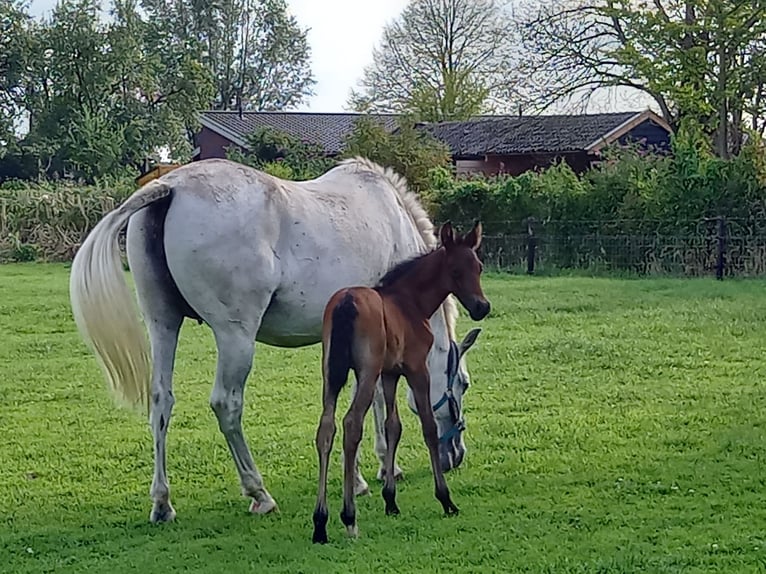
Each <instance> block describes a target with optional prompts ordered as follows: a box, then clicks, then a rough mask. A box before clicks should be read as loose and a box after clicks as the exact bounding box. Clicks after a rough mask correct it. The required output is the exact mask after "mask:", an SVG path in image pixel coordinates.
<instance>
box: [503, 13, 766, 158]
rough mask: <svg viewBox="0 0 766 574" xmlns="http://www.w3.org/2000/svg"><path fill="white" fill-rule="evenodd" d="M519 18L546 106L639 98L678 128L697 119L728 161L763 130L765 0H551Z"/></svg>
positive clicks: (532, 77)
mask: <svg viewBox="0 0 766 574" xmlns="http://www.w3.org/2000/svg"><path fill="white" fill-rule="evenodd" d="M522 12H523V13H522V15H521V16H518V17H517V20H518V23H519V31H520V36H521V38H522V48H523V51H524V53H525V54H528V55H529V57H528V58H527V59H526V60H525V62H524V63H523V64H522V72H523V73H524V74H525V76H527V77H528V78H529V79H528V86H527V87H528V91H529V92H530V95H531V96H533V97H534V98H536V99H537V101H538V103H540V104H542V105H549V104H552V103H556V102H560V101H562V100H563V99H566V98H570V97H577V96H582V97H584V98H586V99H588V98H590V97H591V96H592V95H594V94H595V93H597V92H601V91H603V89H604V88H608V89H611V88H628V89H631V90H637V91H638V92H641V93H643V94H645V95H646V96H648V97H649V98H651V99H653V100H654V101H655V103H656V104H657V105H658V106H659V108H660V109H661V110H662V113H663V115H664V116H665V119H666V120H668V121H669V122H670V123H671V124H672V125H673V126H678V125H679V123H680V121H681V120H683V119H684V118H696V119H698V120H699V121H700V122H701V124H702V126H703V127H704V129H705V131H706V133H707V134H708V135H711V136H713V141H714V142H715V150H716V153H717V155H719V156H721V157H724V158H726V157H729V156H730V155H736V154H737V153H738V151H739V148H740V146H741V144H742V143H743V141H744V138H743V136H744V131H745V129H746V128H750V129H754V130H756V131H758V132H759V133H763V130H764V128H766V123H764V121H763V118H764V112H766V98H765V97H764V96H765V95H766V58H764V55H766V2H764V1H763V0H750V1H743V0H654V2H638V3H637V2H635V1H633V0H595V1H591V0H566V1H563V2H562V1H559V0H555V1H552V0H545V1H544V2H538V1H534V2H532V1H530V2H527V3H526V11H522Z"/></svg>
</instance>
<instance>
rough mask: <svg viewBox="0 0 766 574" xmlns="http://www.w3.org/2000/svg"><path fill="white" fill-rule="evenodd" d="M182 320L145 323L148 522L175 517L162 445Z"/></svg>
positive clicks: (168, 416)
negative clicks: (150, 452)
mask: <svg viewBox="0 0 766 574" xmlns="http://www.w3.org/2000/svg"><path fill="white" fill-rule="evenodd" d="M182 321H183V318H182V317H181V316H180V315H179V316H176V317H174V318H173V319H170V318H168V319H166V321H165V322H158V321H153V322H150V323H149V340H150V341H151V346H152V362H153V365H154V366H153V369H152V398H151V406H150V413H149V423H150V425H151V428H152V437H153V439H154V478H153V479H152V488H151V490H150V493H151V496H152V500H153V506H152V513H151V515H150V516H149V520H151V521H152V522H170V521H171V520H173V519H174V518H175V516H176V512H175V510H173V506H172V505H171V504H170V485H169V483H168V476H167V471H166V467H165V464H166V462H165V461H166V456H165V444H166V440H165V439H166V436H167V433H168V426H170V416H171V413H172V411H173V404H174V403H175V398H174V397H173V362H174V360H175V353H176V347H177V345H178V332H179V330H180V328H181V322H182Z"/></svg>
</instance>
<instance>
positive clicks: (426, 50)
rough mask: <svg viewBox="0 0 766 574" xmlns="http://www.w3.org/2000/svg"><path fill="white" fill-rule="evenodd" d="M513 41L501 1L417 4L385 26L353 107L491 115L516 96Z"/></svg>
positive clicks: (432, 115) (435, 115) (431, 115)
mask: <svg viewBox="0 0 766 574" xmlns="http://www.w3.org/2000/svg"><path fill="white" fill-rule="evenodd" d="M510 38H511V23H510V21H509V19H508V18H507V16H506V14H505V11H504V9H503V8H502V4H501V2H500V0H411V1H410V3H409V4H408V5H407V7H406V8H405V9H404V12H403V13H402V15H401V16H400V17H399V19H397V20H395V21H394V22H393V23H391V24H389V25H387V26H386V27H385V28H384V30H383V39H382V41H381V44H380V45H379V46H378V47H377V48H376V49H375V50H374V52H373V63H372V65H370V66H368V67H367V68H366V69H365V71H364V76H363V78H362V79H361V81H360V88H361V89H360V90H359V91H354V90H352V93H351V98H350V104H351V106H352V107H353V108H354V109H356V110H359V111H376V112H403V111H406V112H413V113H415V114H416V115H417V116H418V117H419V118H420V119H422V120H424V121H439V120H453V119H465V118H468V117H470V116H474V115H476V114H479V113H481V112H484V111H489V110H490V109H492V107H493V105H495V104H498V102H500V101H507V99H508V96H509V95H510V93H512V83H511V82H510V81H509V75H510V74H511V73H512V72H513V70H514V69H515V68H516V66H515V65H514V61H513V58H514V54H515V51H514V50H512V49H511V45H510Z"/></svg>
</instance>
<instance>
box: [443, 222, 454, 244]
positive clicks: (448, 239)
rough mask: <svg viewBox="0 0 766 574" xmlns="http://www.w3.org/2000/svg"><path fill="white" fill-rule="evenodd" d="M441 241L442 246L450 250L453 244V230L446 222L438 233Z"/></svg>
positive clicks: (449, 223)
mask: <svg viewBox="0 0 766 574" xmlns="http://www.w3.org/2000/svg"><path fill="white" fill-rule="evenodd" d="M439 235H440V237H441V240H442V245H443V246H444V247H446V248H448V249H449V248H450V247H452V246H453V245H454V244H455V230H454V229H452V223H451V222H450V221H447V222H446V223H445V224H444V225H442V228H441V230H440V232H439Z"/></svg>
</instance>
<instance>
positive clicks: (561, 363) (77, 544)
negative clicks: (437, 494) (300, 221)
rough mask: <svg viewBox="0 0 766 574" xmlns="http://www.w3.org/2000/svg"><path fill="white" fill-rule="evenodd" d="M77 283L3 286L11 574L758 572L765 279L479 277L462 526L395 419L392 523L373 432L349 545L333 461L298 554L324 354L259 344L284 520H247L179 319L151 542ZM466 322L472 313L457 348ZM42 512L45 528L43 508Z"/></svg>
mask: <svg viewBox="0 0 766 574" xmlns="http://www.w3.org/2000/svg"><path fill="white" fill-rule="evenodd" d="M68 281H69V271H68V270H67V269H66V268H65V267H64V266H62V265H11V266H7V267H5V268H3V271H2V273H0V293H2V299H0V307H1V308H2V319H0V321H2V327H1V330H2V333H3V344H2V345H0V396H2V397H3V401H4V405H5V408H4V410H3V415H2V416H0V435H1V436H3V437H4V439H3V440H2V441H0V460H2V461H3V465H2V469H1V470H0V492H3V494H4V500H5V501H6V510H5V512H6V515H5V517H4V520H3V529H4V530H3V541H2V543H0V561H2V564H3V565H4V569H5V570H6V571H8V572H13V573H14V574H40V573H41V572H54V571H55V572H73V571H93V572H107V571H108V572H110V573H111V574H123V573H135V572H157V571H158V567H157V564H158V560H161V562H162V571H163V572H167V573H169V574H180V573H182V572H189V571H194V572H199V573H205V574H225V573H228V572H244V571H249V570H252V569H253V568H254V567H257V568H258V569H259V570H262V571H266V572H369V571H372V570H374V569H377V567H375V566H372V565H373V564H378V565H380V567H381V568H380V569H383V568H385V569H386V570H390V571H394V572H396V571H399V572H434V571H450V572H480V571H487V572H493V571H498V570H501V569H502V571H503V572H506V573H509V574H516V573H522V572H539V573H545V572H549V573H550V572H556V573H561V574H574V573H584V572H594V573H595V572H598V573H600V574H618V573H619V574H626V573H635V572H664V573H670V572H695V573H700V574H703V573H713V572H716V573H718V572H758V571H759V570H760V569H762V564H763V552H764V547H763V527H762V525H763V524H764V523H765V522H766V507H765V506H764V504H763V495H762V492H763V490H762V489H763V460H764V458H765V457H766V444H765V443H764V440H763V429H764V426H766V416H765V414H764V413H766V411H765V410H764V408H763V405H764V397H763V375H762V373H763V372H764V370H766V360H765V359H764V356H763V353H762V352H761V351H760V349H762V347H763V333H764V331H766V310H764V307H763V283H762V282H760V281H725V282H723V283H716V282H714V281H699V280H695V281H680V280H672V281H671V280H642V281H624V280H613V279H598V280H594V279H583V278H555V279H551V278H545V279H542V278H526V277H524V278H514V277H506V276H496V275H494V276H493V275H488V276H486V277H485V278H484V279H483V280H482V283H483V286H484V289H485V292H486V293H487V296H488V297H489V298H490V300H491V301H492V303H493V307H492V313H490V315H489V317H487V319H485V320H484V321H483V322H482V326H483V327H484V330H483V332H482V334H481V336H480V338H479V340H478V342H477V344H476V346H475V347H474V349H473V350H471V352H470V354H469V355H468V357H467V358H466V361H467V364H468V369H469V371H470V373H471V375H472V385H471V388H470V390H469V391H468V393H467V395H466V398H465V401H464V407H465V413H466V421H467V437H466V443H467V446H468V454H467V458H466V460H465V462H464V463H463V467H461V469H460V470H459V471H457V472H450V473H448V474H447V476H446V478H447V481H448V483H449V486H450V488H451V490H452V493H453V496H454V497H455V502H456V504H457V505H458V506H459V508H460V510H461V513H460V515H459V516H458V517H456V518H454V519H449V520H447V519H444V518H443V516H442V513H441V510H440V507H439V504H438V502H437V501H436V500H435V499H434V496H433V480H432V478H431V472H430V463H429V460H428V454H427V452H426V449H425V446H424V445H423V438H422V433H421V431H420V427H419V424H418V422H417V419H416V417H415V416H414V415H413V414H412V413H410V412H409V409H406V408H403V409H402V414H401V416H402V424H403V426H404V433H403V435H402V440H401V443H400V447H399V450H398V453H399V457H398V460H399V462H400V464H401V465H402V467H403V469H404V473H405V480H404V482H402V483H401V485H400V486H399V487H397V488H398V489H399V499H400V507H401V509H402V514H401V515H400V516H397V517H387V516H385V515H384V511H383V502H382V500H381V497H380V491H379V488H378V487H376V484H375V482H374V473H375V471H376V470H377V465H376V462H375V455H374V453H373V448H372V440H371V438H370V437H371V435H372V433H371V432H370V431H371V423H372V421H371V420H370V419H371V417H370V416H368V417H367V420H366V429H365V439H364V440H363V442H362V452H361V460H360V464H361V468H362V471H363V472H364V473H365V476H368V479H370V480H371V487H372V490H373V495H372V496H370V497H362V498H360V499H358V505H359V512H360V514H361V516H362V517H363V518H362V519H361V523H360V536H359V539H358V540H353V541H351V540H345V539H344V537H345V531H344V528H343V526H342V525H341V523H340V519H339V518H338V512H339V510H340V505H341V498H340V497H341V494H340V493H341V480H340V478H341V462H340V457H339V456H335V455H334V456H332V457H331V464H330V481H329V491H328V492H329V495H328V496H329V502H330V511H331V521H330V535H331V536H332V538H333V541H332V544H330V545H328V546H327V547H326V548H324V547H323V548H317V547H316V546H314V545H312V544H311V540H310V537H311V511H312V506H313V503H314V495H315V488H316V472H317V470H316V449H315V446H314V442H313V436H314V433H315V431H316V425H317V422H318V420H319V416H320V411H321V401H320V398H319V393H318V392H317V388H318V385H319V381H320V377H321V375H320V360H321V357H320V355H321V349H320V347H319V346H318V345H313V346H309V347H305V348H302V349H278V348H273V347H270V346H268V345H258V346H257V353H256V359H255V363H254V368H253V372H252V374H251V375H250V382H249V385H252V386H251V387H250V388H251V390H256V391H257V392H249V393H248V394H247V397H246V402H245V410H244V416H243V425H244V433H245V435H246V436H247V437H248V438H249V440H250V442H251V445H252V446H253V452H254V456H255V460H256V464H257V466H258V468H259V470H260V471H261V473H262V475H263V478H264V481H265V484H266V487H267V488H269V490H270V491H271V492H272V493H273V494H274V496H275V497H276V500H277V502H278V503H279V505H280V514H279V515H276V516H273V517H271V516H267V517H258V516H253V515H251V514H249V513H248V512H247V511H246V508H247V506H246V505H247V500H246V499H245V498H243V497H242V496H241V492H240V489H239V486H238V483H237V478H236V471H235V470H234V465H233V464H232V462H231V455H230V454H229V451H228V449H227V448H226V446H225V444H226V443H225V441H224V439H223V438H222V437H221V435H220V433H219V432H218V429H217V426H216V424H215V418H214V417H213V415H212V413H211V412H210V408H209V406H208V400H209V399H208V398H209V395H210V389H211V385H212V379H213V373H214V372H215V352H214V347H213V338H212V337H211V335H210V331H209V329H208V328H207V327H206V326H199V325H197V324H196V322H192V321H188V322H186V323H185V324H184V326H183V332H182V334H181V338H180V345H179V349H178V353H177V354H176V357H177V362H176V371H175V375H176V376H175V380H176V388H177V389H178V392H177V393H176V397H177V401H176V404H175V407H174V409H173V421H172V422H171V423H170V427H169V428H170V431H169V435H168V470H169V475H170V481H171V484H170V486H171V492H172V496H173V497H174V500H175V503H176V505H175V506H176V509H177V510H178V513H179V514H178V519H177V520H176V522H175V523H174V524H172V525H170V527H169V528H165V527H162V528H157V527H153V526H152V525H151V524H149V523H148V516H149V507H150V505H151V501H150V500H149V497H148V496H147V491H148V490H147V489H148V488H149V484H150V483H151V478H152V477H151V472H152V462H151V461H152V441H151V435H150V433H149V432H148V431H147V428H146V422H145V421H144V420H143V418H141V417H138V416H135V415H134V414H133V413H131V412H128V411H124V410H120V409H116V408H114V406H113V404H112V402H111V400H110V398H109V396H108V393H107V391H106V390H105V388H104V386H103V384H102V383H101V372H100V370H99V367H98V365H97V364H96V362H95V360H94V359H93V356H92V354H91V353H90V352H89V351H88V349H87V347H86V346H85V344H84V343H83V342H82V341H81V340H80V338H79V336H78V335H77V332H76V329H75V326H74V322H73V320H72V315H71V309H70V306H69V298H68ZM473 326H475V325H474V324H473V323H472V322H471V321H470V320H469V319H468V317H467V316H466V313H463V314H462V317H461V320H460V324H459V329H458V332H459V333H461V334H462V333H465V332H466V331H467V330H468V329H469V328H471V327H473ZM256 381H257V383H256ZM254 383H255V384H254ZM403 387H404V385H400V387H399V402H400V403H401V402H402V398H403V395H404V390H405V389H404V388H403ZM348 395H349V394H348V393H345V392H344V393H341V396H340V400H339V404H338V414H337V415H336V416H337V417H338V419H339V425H338V426H339V430H338V436H337V437H336V440H335V444H336V447H335V450H334V451H333V453H336V452H338V449H339V448H340V445H341V444H342V439H341V436H342V425H341V424H340V419H341V418H342V413H343V412H345V408H346V406H347V404H348V400H349V398H348ZM370 475H373V477H370ZM51 501H55V506H56V509H55V512H41V509H45V508H49V507H50V504H51ZM713 513H714V514H713ZM509 540H514V541H519V543H518V544H510V543H509ZM256 548H257V554H254V552H255V549H256ZM438 565H443V567H442V566H438Z"/></svg>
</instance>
